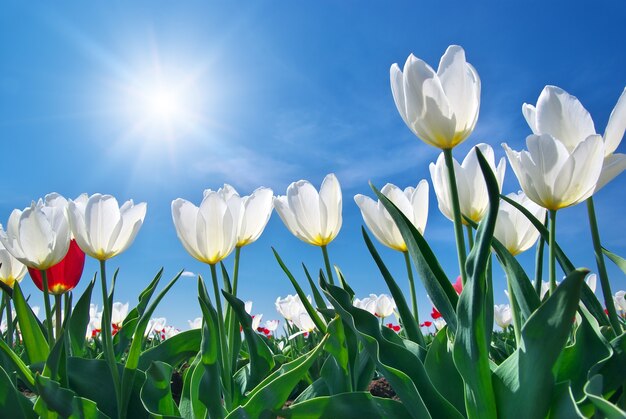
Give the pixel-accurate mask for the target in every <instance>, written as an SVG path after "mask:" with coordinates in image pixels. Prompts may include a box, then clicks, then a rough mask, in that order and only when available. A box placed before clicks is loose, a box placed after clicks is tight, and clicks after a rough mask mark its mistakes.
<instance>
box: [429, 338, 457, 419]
mask: <svg viewBox="0 0 626 419" xmlns="http://www.w3.org/2000/svg"><path fill="white" fill-rule="evenodd" d="M447 335H448V331H447V328H446V327H444V328H442V329H441V330H440V331H439V332H437V334H436V335H435V337H434V338H433V341H432V343H431V344H430V347H429V348H428V353H427V354H426V360H425V361H424V368H425V369H426V372H427V373H428V378H430V381H432V383H433V385H434V386H435V388H436V389H437V390H438V391H439V393H441V395H442V396H443V397H445V398H446V400H448V401H449V402H450V403H451V404H452V405H453V406H454V407H455V408H456V409H457V410H458V411H459V412H465V397H464V389H463V379H462V378H461V376H460V375H459V372H458V371H457V369H456V366H455V365H454V360H453V359H452V343H451V342H449V341H448V336H447Z"/></svg>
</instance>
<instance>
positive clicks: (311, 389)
mask: <svg viewBox="0 0 626 419" xmlns="http://www.w3.org/2000/svg"><path fill="white" fill-rule="evenodd" d="M327 359H331V358H330V357H329V358H327ZM322 368H323V367H322ZM370 381H371V380H370ZM329 395H330V391H329V390H328V386H327V385H326V380H325V379H324V377H320V378H318V379H317V380H315V381H313V383H312V384H311V385H310V386H308V387H307V388H305V389H304V391H303V392H302V393H300V394H299V395H298V397H296V399H295V400H294V401H293V402H294V403H299V402H302V401H305V400H309V399H314V398H316V397H321V396H329Z"/></svg>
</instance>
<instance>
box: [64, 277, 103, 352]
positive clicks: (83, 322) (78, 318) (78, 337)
mask: <svg viewBox="0 0 626 419" xmlns="http://www.w3.org/2000/svg"><path fill="white" fill-rule="evenodd" d="M95 280H96V278H95V275H94V279H93V280H92V281H91V282H90V283H89V285H87V288H85V291H84V292H83V295H81V297H80V298H79V299H78V302H77V303H76V306H75V307H74V309H73V310H72V315H71V317H70V322H69V327H68V333H69V337H70V345H71V351H72V354H73V355H74V356H81V355H83V354H84V352H85V335H86V333H87V325H88V324H89V320H90V318H89V305H90V303H91V292H92V291H93V287H94V284H95Z"/></svg>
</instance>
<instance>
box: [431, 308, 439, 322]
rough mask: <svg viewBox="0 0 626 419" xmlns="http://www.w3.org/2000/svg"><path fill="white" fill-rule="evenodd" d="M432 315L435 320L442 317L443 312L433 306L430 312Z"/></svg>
mask: <svg viewBox="0 0 626 419" xmlns="http://www.w3.org/2000/svg"><path fill="white" fill-rule="evenodd" d="M430 317H432V318H433V320H437V319H438V318H439V317H441V313H440V312H439V310H437V309H436V308H435V307H433V311H432V312H431V313H430Z"/></svg>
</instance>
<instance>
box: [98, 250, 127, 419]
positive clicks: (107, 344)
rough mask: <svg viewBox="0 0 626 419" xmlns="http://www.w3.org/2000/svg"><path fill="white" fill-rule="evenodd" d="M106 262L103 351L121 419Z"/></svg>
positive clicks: (102, 276)
mask: <svg viewBox="0 0 626 419" xmlns="http://www.w3.org/2000/svg"><path fill="white" fill-rule="evenodd" d="M105 262H106V261H104V260H101V261H100V285H101V288H102V326H101V330H100V336H102V350H103V352H104V357H105V359H106V361H107V364H109V369H110V370H111V377H112V379H113V387H114V390H115V397H116V399H117V406H118V416H119V417H120V418H124V417H126V412H122V411H121V410H122V403H121V393H120V392H121V388H120V373H119V371H118V369H117V362H116V361H115V352H114V351H113V339H112V336H111V306H110V305H109V295H108V292H107V279H106V263H105Z"/></svg>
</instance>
